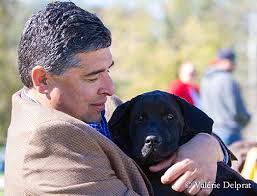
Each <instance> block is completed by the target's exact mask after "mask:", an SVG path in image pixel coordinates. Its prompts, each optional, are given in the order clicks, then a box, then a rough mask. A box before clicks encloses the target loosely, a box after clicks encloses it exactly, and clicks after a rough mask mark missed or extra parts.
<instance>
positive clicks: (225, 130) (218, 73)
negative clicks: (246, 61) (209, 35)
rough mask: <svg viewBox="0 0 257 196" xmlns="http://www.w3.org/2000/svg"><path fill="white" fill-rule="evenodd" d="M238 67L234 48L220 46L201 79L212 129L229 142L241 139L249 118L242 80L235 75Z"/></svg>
mask: <svg viewBox="0 0 257 196" xmlns="http://www.w3.org/2000/svg"><path fill="white" fill-rule="evenodd" d="M235 67H236V55H235V52H234V50H232V49H221V50H220V51H219V52H218V54H217V56H216V59H215V60H214V62H213V63H212V64H211V65H210V67H209V68H208V69H207V71H206V72H205V74H204V76H203V78H202V80H201V98H202V105H203V110H204V111H205V112H206V113H207V114H208V115H209V116H210V117H211V118H213V120H214V125H213V131H214V133H216V134H217V135H218V136H219V137H220V138H221V139H222V140H223V142H224V143H225V144H226V145H229V144H231V143H233V142H235V141H238V140H241V139H242V136H241V131H242V128H244V127H245V126H246V125H247V124H248V122H249V120H250V114H249V112H248V111H247V109H246V106H245V104H244V101H243V98H242V95H241V92H240V87H239V84H238V83H237V81H236V80H235V79H234V78H233V75H232V72H233V71H234V69H235Z"/></svg>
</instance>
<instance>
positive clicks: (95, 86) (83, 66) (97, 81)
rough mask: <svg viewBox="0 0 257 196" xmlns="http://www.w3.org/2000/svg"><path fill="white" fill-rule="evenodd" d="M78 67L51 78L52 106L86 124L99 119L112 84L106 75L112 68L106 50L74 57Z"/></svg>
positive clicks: (110, 56) (108, 52)
mask: <svg viewBox="0 0 257 196" xmlns="http://www.w3.org/2000/svg"><path fill="white" fill-rule="evenodd" d="M75 57H76V58H77V59H78V60H79V64H80V66H79V67H75V68H71V69H68V70H67V71H65V72H64V73H63V74H61V75H60V76H56V75H54V76H52V91H51V92H50V97H51V101H50V104H51V107H53V108H55V109H57V110H60V111H62V112H65V113H67V114H69V115H71V116H73V117H75V118H78V119H80V120H82V121H85V122H98V121H100V120H101V111H103V110H104V107H105V102H106V99H107V96H110V95H113V93H114V85H113V82H112V79H111V78H110V75H109V69H110V67H111V66H112V65H113V61H112V55H111V52H110V49H109V48H104V49H99V50H97V51H93V52H88V53H79V54H77V55H76V56H75Z"/></svg>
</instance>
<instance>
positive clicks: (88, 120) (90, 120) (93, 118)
mask: <svg viewBox="0 0 257 196" xmlns="http://www.w3.org/2000/svg"><path fill="white" fill-rule="evenodd" d="M101 120H102V116H101V113H99V114H97V115H95V116H90V117H83V118H82V121H84V122H86V123H97V122H101Z"/></svg>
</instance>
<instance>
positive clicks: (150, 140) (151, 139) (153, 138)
mask: <svg viewBox="0 0 257 196" xmlns="http://www.w3.org/2000/svg"><path fill="white" fill-rule="evenodd" d="M161 142H162V138H161V137H160V136H157V135H149V136H147V137H146V138H145V144H148V145H150V144H151V145H158V144H160V143H161Z"/></svg>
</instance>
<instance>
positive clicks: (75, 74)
mask: <svg viewBox="0 0 257 196" xmlns="http://www.w3.org/2000/svg"><path fill="white" fill-rule="evenodd" d="M110 45H111V35H110V31H109V30H108V29H107V28H106V27H105V26H104V25H103V23H102V22H101V21H100V20H99V19H98V18H97V17H96V16H95V15H93V14H91V13H89V12H87V11H85V10H82V9H81V8H79V7H77V6H76V5H75V4H73V3H71V2H55V3H50V4H48V5H47V6H46V8H44V9H43V10H41V11H39V12H38V13H36V14H35V15H33V16H32V18H31V19H30V20H29V21H28V22H27V23H26V25H25V29H24V32H23V34H22V37H21V41H20V45H19V50H18V58H19V73H20V76H21V80H22V82H23V84H24V88H23V89H21V90H20V91H18V92H17V93H15V94H14V95H13V99H12V103H13V105H12V117H11V124H10V127H9V129H8V138H7V148H6V173H5V180H6V183H5V194H6V195H151V194H152V190H151V187H150V185H149V183H148V181H147V179H146V178H145V176H144V174H143V173H142V172H141V170H140V169H139V168H138V167H137V165H136V164H135V163H134V162H133V161H132V160H131V159H130V158H128V157H127V156H126V155H125V154H124V153H123V152H122V151H121V150H120V149H119V148H118V147H117V146H116V145H115V144H113V143H112V141H111V135H110V133H109V131H108V126H107V123H106V119H105V116H104V109H105V102H106V99H107V96H111V95H113V94H114V87H113V83H112V80H111V78H110V76H109V69H110V68H111V66H112V65H113V64H114V63H113V60H112V55H111V53H110V49H109V47H110ZM92 127H95V128H92ZM209 155H212V156H209ZM223 158H224V156H223V153H222V150H221V148H220V145H219V142H218V141H217V140H216V139H215V138H214V137H212V136H209V135H206V134H199V135H197V136H196V137H194V138H193V139H192V140H191V141H190V142H188V143H187V144H186V145H184V146H182V147H181V148H180V149H179V150H178V152H177V154H176V156H174V157H170V158H169V159H168V160H166V161H164V162H162V163H160V164H159V165H155V166H152V168H151V170H152V171H153V172H154V171H158V170H162V169H164V168H166V170H167V171H166V173H165V174H164V175H163V176H162V179H161V180H162V182H163V183H166V184H170V185H172V188H173V189H175V190H178V191H185V192H187V193H189V194H191V195H193V194H196V193H198V194H199V195H204V194H209V193H210V191H211V189H200V187H197V186H195V185H194V186H192V187H186V184H187V183H188V182H198V181H200V182H204V181H211V182H213V181H214V180H215V175H216V162H217V161H222V160H223ZM172 164H174V165H173V166H171V165H172ZM167 168H168V169H167ZM194 184H195V183H194Z"/></svg>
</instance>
